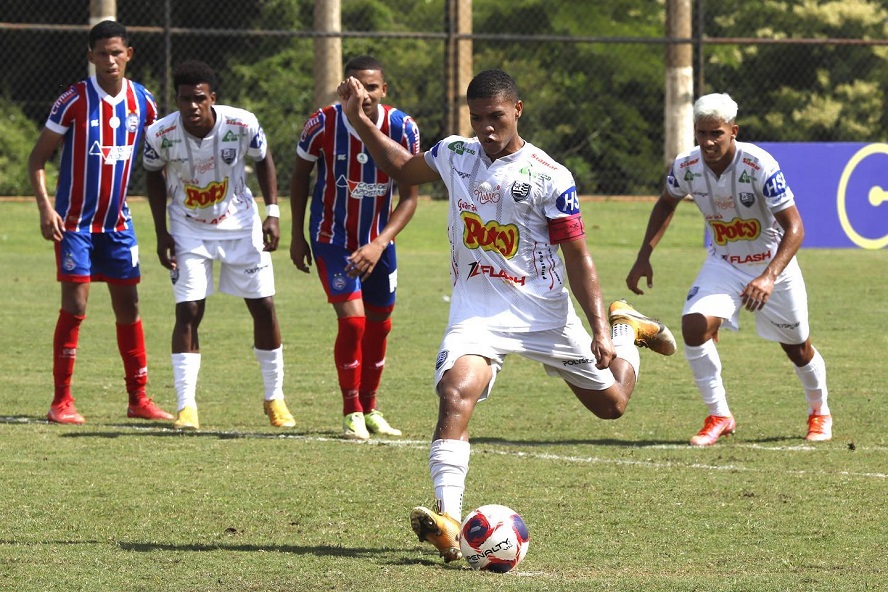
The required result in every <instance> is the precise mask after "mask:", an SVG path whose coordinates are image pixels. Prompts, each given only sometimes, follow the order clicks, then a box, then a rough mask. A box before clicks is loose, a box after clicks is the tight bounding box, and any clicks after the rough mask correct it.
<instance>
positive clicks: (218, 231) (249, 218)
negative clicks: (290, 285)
mask: <svg viewBox="0 0 888 592" xmlns="http://www.w3.org/2000/svg"><path fill="white" fill-rule="evenodd" d="M213 110H214V112H215V115H216V123H215V125H214V127H213V130H212V131H211V132H210V133H209V134H208V135H207V136H206V137H204V138H197V137H194V136H192V135H191V134H189V133H188V132H186V131H185V128H184V126H183V125H182V122H181V115H180V114H179V113H178V112H175V113H171V114H170V115H167V116H166V117H164V118H163V119H161V120H159V121H157V122H156V123H154V124H153V125H152V126H151V127H150V128H148V131H147V133H146V146H145V154H144V159H143V160H144V165H145V168H146V169H147V170H149V171H159V170H161V169H163V168H164V167H166V172H167V175H166V182H167V193H168V195H169V196H170V197H171V200H170V203H169V205H168V207H167V211H168V213H169V219H170V235H172V237H173V240H174V241H175V242H176V260H177V269H175V270H173V271H172V273H171V277H172V279H173V292H174V295H175V298H176V302H185V301H194V300H202V299H204V298H206V297H207V296H209V295H210V294H212V292H213V282H212V278H213V274H212V262H213V260H219V261H220V262H221V264H222V269H221V273H220V276H219V290H220V291H221V292H225V293H228V294H232V295H234V296H239V297H242V298H264V297H266V296H272V295H274V272H273V269H272V264H271V255H270V253H268V252H266V251H263V237H262V222H261V220H260V218H259V214H258V212H257V208H256V204H255V202H254V199H253V193H252V192H251V191H250V188H249V187H248V186H247V183H246V166H245V161H246V157H247V156H249V157H250V158H251V159H252V160H254V161H260V160H263V159H264V158H265V155H266V151H267V144H266V141H265V132H264V131H263V130H262V127H261V126H260V125H259V122H258V120H257V119H256V117H255V116H254V115H253V114H252V113H250V112H249V111H245V110H243V109H237V108H235V107H229V106H225V105H214V106H213Z"/></svg>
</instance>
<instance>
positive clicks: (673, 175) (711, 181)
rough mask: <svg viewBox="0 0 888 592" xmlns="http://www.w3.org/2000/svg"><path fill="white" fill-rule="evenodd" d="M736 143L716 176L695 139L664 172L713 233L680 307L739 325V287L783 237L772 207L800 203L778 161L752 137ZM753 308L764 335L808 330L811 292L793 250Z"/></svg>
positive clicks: (800, 338)
mask: <svg viewBox="0 0 888 592" xmlns="http://www.w3.org/2000/svg"><path fill="white" fill-rule="evenodd" d="M735 144H736V152H735V155H734V160H733V162H732V163H731V164H730V165H729V166H728V167H727V168H726V169H725V170H724V172H722V174H721V175H719V176H716V175H715V174H714V173H713V172H712V171H711V170H710V169H709V167H708V166H706V165H705V164H704V162H703V159H702V158H701V156H700V148H699V147H696V148H694V149H692V150H691V151H690V152H687V153H684V154H681V155H679V156H678V157H677V158H676V159H675V161H674V162H673V164H672V168H671V170H670V171H669V175H668V176H667V178H666V191H667V192H668V194H669V195H671V196H672V197H676V198H679V197H684V196H685V195H690V196H691V197H692V198H693V200H694V203H695V204H696V205H697V207H698V208H699V210H700V212H701V213H702V214H703V217H704V219H705V220H706V229H707V233H708V235H709V257H708V258H707V259H706V261H705V262H704V264H703V266H702V268H701V269H700V273H699V274H698V276H697V278H696V279H695V280H694V283H693V285H692V287H691V289H690V291H689V293H688V297H687V300H686V302H685V307H684V312H683V314H684V315H687V314H692V313H699V314H703V315H707V316H713V317H719V318H722V319H725V325H726V326H727V327H728V328H729V329H734V330H736V329H737V328H738V327H739V325H738V316H739V312H740V309H741V308H742V301H741V299H740V293H741V292H742V291H743V288H744V287H745V286H746V285H747V284H748V283H749V282H750V281H752V280H753V279H755V278H756V277H758V276H759V275H761V273H762V272H763V271H764V270H765V268H766V267H767V266H768V263H770V261H771V259H772V257H773V256H774V254H775V253H776V252H777V247H778V246H779V244H780V240H781V239H782V238H783V228H781V226H780V224H779V223H778V222H777V219H776V218H775V217H774V214H775V213H778V212H781V211H782V210H785V209H786V208H789V207H791V206H793V205H795V200H794V196H793V193H792V190H791V189H790V188H789V186H788V185H787V184H786V181H785V179H784V177H783V172H782V171H781V170H780V166H779V165H778V163H777V161H776V160H775V159H774V158H773V157H772V156H771V155H770V154H768V153H767V152H766V151H764V150H762V149H761V148H759V147H758V146H755V145H754V144H749V143H746V142H735ZM755 314H756V329H757V331H758V334H759V335H760V336H762V337H763V338H765V339H768V340H771V341H778V342H780V343H792V344H795V343H802V342H804V341H805V340H806V339H807V338H808V334H809V327H808V296H807V291H806V289H805V282H804V279H803V278H802V273H801V269H800V268H799V264H798V261H797V260H796V258H795V257H793V258H792V260H791V261H790V262H789V264H788V265H787V266H786V269H784V270H783V273H781V274H780V275H779V276H778V278H777V279H776V281H775V283H774V292H773V293H772V294H771V297H770V298H769V300H768V302H767V304H766V305H765V306H764V308H762V310H760V311H757V312H756V313H755Z"/></svg>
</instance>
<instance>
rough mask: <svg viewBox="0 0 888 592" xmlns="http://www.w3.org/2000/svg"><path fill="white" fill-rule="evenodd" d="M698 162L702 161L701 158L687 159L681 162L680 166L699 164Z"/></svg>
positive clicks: (681, 167)
mask: <svg viewBox="0 0 888 592" xmlns="http://www.w3.org/2000/svg"><path fill="white" fill-rule="evenodd" d="M698 162H700V159H699V158H695V159H694V160H686V161H684V162H683V163H681V164H680V165H678V168H680V169H683V168H685V167H689V166H691V165H694V164H697V163H698Z"/></svg>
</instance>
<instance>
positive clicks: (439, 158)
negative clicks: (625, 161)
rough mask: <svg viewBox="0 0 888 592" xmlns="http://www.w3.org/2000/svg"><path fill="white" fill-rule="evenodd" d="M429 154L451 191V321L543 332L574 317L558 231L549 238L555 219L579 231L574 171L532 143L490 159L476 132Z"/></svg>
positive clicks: (451, 140)
mask: <svg viewBox="0 0 888 592" xmlns="http://www.w3.org/2000/svg"><path fill="white" fill-rule="evenodd" d="M425 160H426V162H427V163H428V165H429V166H430V167H432V168H433V169H435V170H437V171H438V172H439V173H440V175H441V178H442V179H443V181H444V183H445V185H447V191H448V194H449V197H450V214H449V220H448V233H449V234H450V244H451V248H450V253H451V255H450V256H451V269H450V276H451V280H452V281H453V297H452V301H451V304H450V321H449V323H450V325H451V326H453V325H456V324H459V323H470V324H471V323H478V324H479V325H483V326H484V327H486V328H489V329H495V330H503V331H537V330H547V329H552V328H556V327H563V326H564V325H565V323H566V322H567V320H568V319H569V318H570V317H576V313H575V312H574V309H573V305H572V304H571V300H570V295H569V293H568V291H567V289H566V287H565V281H566V278H565V271H564V263H563V262H562V261H561V257H560V255H559V254H558V244H556V243H557V241H558V237H551V238H550V220H556V219H561V221H562V222H565V221H566V222H567V223H569V224H571V225H572V227H573V228H577V225H578V227H579V229H580V235H581V231H582V219H581V218H580V216H579V202H578V200H577V190H576V186H575V183H574V179H573V176H572V175H571V174H570V172H569V171H568V170H567V169H566V168H564V167H563V166H562V165H560V164H558V163H557V162H555V161H554V160H552V158H550V157H549V155H548V154H546V153H545V152H543V151H542V150H540V149H539V148H537V147H535V146H533V145H531V144H530V143H527V144H525V145H524V147H523V148H521V150H519V151H518V152H516V153H514V154H511V155H509V156H506V157H503V158H498V159H496V160H495V161H493V162H491V161H490V159H489V158H488V156H487V155H486V154H485V153H484V149H483V148H482V147H481V144H480V143H479V142H478V140H477V138H472V139H469V138H463V137H460V136H450V137H448V138H445V139H444V140H441V141H440V142H438V143H437V144H436V145H435V146H434V147H433V148H432V149H431V150H429V151H428V152H426V153H425ZM554 233H555V231H554V230H553V234H554ZM576 235H577V233H576V232H574V236H576Z"/></svg>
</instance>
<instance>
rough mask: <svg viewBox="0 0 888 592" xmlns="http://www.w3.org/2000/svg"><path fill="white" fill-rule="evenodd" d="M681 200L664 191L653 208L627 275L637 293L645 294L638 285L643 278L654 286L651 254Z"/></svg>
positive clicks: (628, 281)
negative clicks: (636, 254)
mask: <svg viewBox="0 0 888 592" xmlns="http://www.w3.org/2000/svg"><path fill="white" fill-rule="evenodd" d="M680 202H681V198H675V197H672V196H671V195H669V194H668V193H666V192H665V191H664V192H663V194H662V195H661V196H660V198H659V199H658V200H657V202H656V203H655V204H654V208H653V209H652V210H651V215H650V217H649V218H648V225H647V230H645V232H644V240H642V242H641V248H640V249H639V250H638V256H637V257H636V258H635V263H634V264H633V265H632V269H630V270H629V275H627V276H626V286H627V287H628V288H629V289H630V290H631V291H632V292H634V293H635V294H644V290H642V289H640V288H639V287H638V282H639V281H640V280H641V278H645V279H646V280H647V287H648V288H653V287H654V268H653V266H652V265H651V255H652V254H653V252H654V249H655V248H656V246H657V244H658V243H659V242H660V239H661V238H663V235H664V234H666V229H667V228H669V223H670V222H672V215H673V214H674V213H675V208H676V206H678V204H679V203H680Z"/></svg>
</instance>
